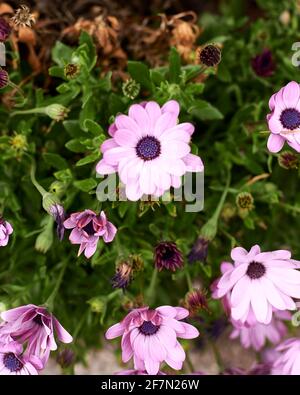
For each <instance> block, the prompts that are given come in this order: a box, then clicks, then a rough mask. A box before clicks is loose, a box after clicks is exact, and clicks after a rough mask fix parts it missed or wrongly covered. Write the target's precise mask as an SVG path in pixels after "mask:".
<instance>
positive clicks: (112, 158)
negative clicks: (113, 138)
mask: <svg viewBox="0 0 300 395" xmlns="http://www.w3.org/2000/svg"><path fill="white" fill-rule="evenodd" d="M126 157H127V158H128V159H131V158H133V157H135V150H134V148H130V147H116V148H112V149H110V150H107V151H105V152H104V154H103V158H104V160H105V162H106V163H107V164H108V165H117V164H118V163H119V161H120V160H121V159H122V158H126Z"/></svg>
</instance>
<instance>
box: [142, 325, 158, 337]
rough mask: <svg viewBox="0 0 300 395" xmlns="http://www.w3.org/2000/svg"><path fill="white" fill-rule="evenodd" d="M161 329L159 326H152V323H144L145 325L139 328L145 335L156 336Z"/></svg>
mask: <svg viewBox="0 0 300 395" xmlns="http://www.w3.org/2000/svg"><path fill="white" fill-rule="evenodd" d="M158 329H159V326H158V325H154V324H152V322H151V321H144V322H143V324H142V325H141V326H140V327H139V330H140V332H142V334H143V335H146V336H148V335H154V334H155V333H156V332H157V331H158Z"/></svg>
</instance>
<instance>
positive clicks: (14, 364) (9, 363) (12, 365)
mask: <svg viewBox="0 0 300 395" xmlns="http://www.w3.org/2000/svg"><path fill="white" fill-rule="evenodd" d="M3 365H4V366H5V367H6V369H8V370H10V371H11V372H18V371H19V370H21V369H22V368H23V364H22V362H21V361H20V360H19V359H18V358H17V357H16V356H15V354H14V353H12V352H10V353H8V354H5V355H4V357H3Z"/></svg>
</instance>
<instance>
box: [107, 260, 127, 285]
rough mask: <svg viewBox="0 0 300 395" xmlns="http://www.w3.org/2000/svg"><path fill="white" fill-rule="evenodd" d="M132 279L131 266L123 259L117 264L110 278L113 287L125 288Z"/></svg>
mask: <svg viewBox="0 0 300 395" xmlns="http://www.w3.org/2000/svg"><path fill="white" fill-rule="evenodd" d="M131 280H132V266H131V265H130V263H128V262H126V261H124V262H121V263H119V264H118V266H117V270H116V274H115V275H114V276H113V278H112V279H111V283H112V287H113V288H121V289H123V290H125V288H127V287H128V285H129V283H130V282H131Z"/></svg>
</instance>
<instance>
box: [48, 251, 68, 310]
mask: <svg viewBox="0 0 300 395" xmlns="http://www.w3.org/2000/svg"><path fill="white" fill-rule="evenodd" d="M67 264H68V260H67V259H65V260H64V261H63V262H62V266H61V269H60V273H59V275H58V279H57V281H56V284H55V287H54V289H53V291H52V292H51V294H50V295H49V297H48V299H47V300H46V302H45V303H44V305H46V306H47V308H48V309H49V310H50V311H52V310H53V308H54V301H55V298H56V295H57V292H58V291H59V288H60V286H61V283H62V280H63V278H64V274H65V271H66V268H67Z"/></svg>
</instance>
